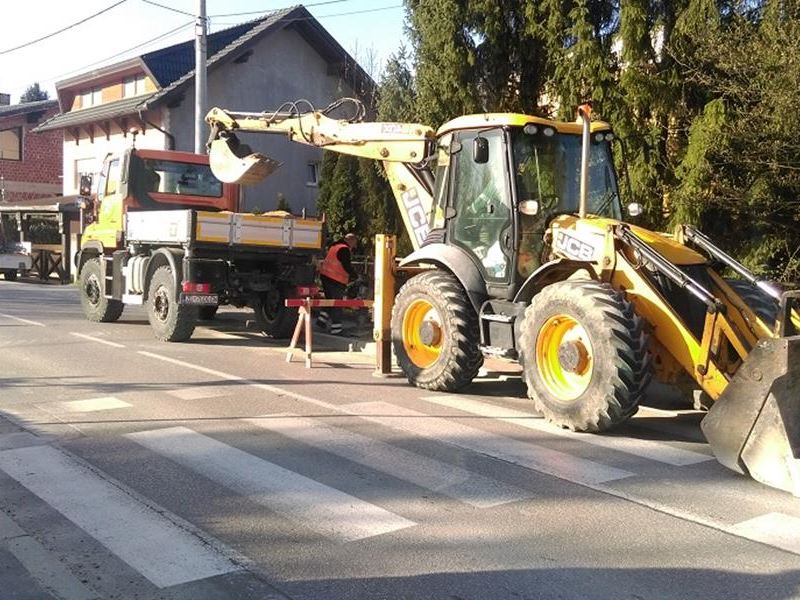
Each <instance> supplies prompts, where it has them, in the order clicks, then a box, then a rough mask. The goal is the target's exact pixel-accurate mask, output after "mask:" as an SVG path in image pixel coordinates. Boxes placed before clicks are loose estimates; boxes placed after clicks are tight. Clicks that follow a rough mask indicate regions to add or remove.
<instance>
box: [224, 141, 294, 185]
mask: <svg viewBox="0 0 800 600" xmlns="http://www.w3.org/2000/svg"><path fill="white" fill-rule="evenodd" d="M208 161H209V165H210V166H211V171H212V172H213V173H214V176H215V177H216V178H217V179H219V180H220V181H224V182H225V183H238V184H241V185H253V184H256V183H258V182H259V181H261V180H262V179H264V178H265V177H267V176H269V175H272V173H274V172H275V171H276V170H277V169H278V168H279V167H280V166H281V164H283V163H280V162H278V161H277V160H274V159H272V158H270V157H268V156H266V155H264V154H261V153H260V152H253V151H252V150H251V149H250V146H248V145H247V144H242V143H240V142H239V138H237V137H236V136H235V135H234V134H232V133H230V132H223V133H220V136H219V137H218V138H217V139H215V140H214V141H212V142H211V144H210V146H209V149H208Z"/></svg>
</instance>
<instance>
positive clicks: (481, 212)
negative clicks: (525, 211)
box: [448, 128, 515, 298]
mask: <svg viewBox="0 0 800 600" xmlns="http://www.w3.org/2000/svg"><path fill="white" fill-rule="evenodd" d="M454 143H455V145H456V148H458V151H457V152H454V153H451V156H450V160H451V166H452V167H453V169H452V174H451V178H450V184H451V185H450V209H451V210H450V211H449V213H450V215H452V216H451V218H450V219H449V223H448V235H449V239H450V242H451V243H452V244H453V245H456V246H459V247H461V248H462V249H463V250H465V251H466V252H467V253H468V254H469V255H470V256H471V257H472V258H473V260H474V262H475V264H476V266H477V267H478V268H479V269H480V271H481V273H482V275H483V277H484V280H485V281H486V288H487V291H488V292H489V296H491V297H493V298H508V297H510V294H511V292H512V290H511V287H512V283H513V277H512V274H513V264H514V260H513V253H514V245H515V244H514V219H513V211H512V206H513V203H512V195H511V186H510V179H509V171H508V150H507V148H508V146H507V139H506V134H505V132H504V131H503V130H502V129H500V128H496V129H490V130H478V131H459V132H457V133H456V134H455V135H454ZM480 147H483V148H484V150H478V148H480Z"/></svg>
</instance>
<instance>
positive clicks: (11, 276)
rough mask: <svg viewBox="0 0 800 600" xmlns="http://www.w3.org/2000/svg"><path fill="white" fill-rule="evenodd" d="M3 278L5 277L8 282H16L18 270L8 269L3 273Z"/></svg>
mask: <svg viewBox="0 0 800 600" xmlns="http://www.w3.org/2000/svg"><path fill="white" fill-rule="evenodd" d="M3 277H5V279H6V281H16V280H17V270H16V269H7V270H5V271H3Z"/></svg>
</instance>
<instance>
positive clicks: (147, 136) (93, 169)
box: [55, 116, 167, 195]
mask: <svg viewBox="0 0 800 600" xmlns="http://www.w3.org/2000/svg"><path fill="white" fill-rule="evenodd" d="M154 119H156V120H154ZM149 120H151V121H153V122H155V123H158V122H159V121H160V119H157V118H156V116H153V117H152V118H150V119H149ZM131 125H133V124H132V123H131ZM55 133H56V135H58V138H59V143H61V142H62V141H63V146H64V162H63V170H64V184H63V190H64V195H69V194H77V193H78V186H79V185H80V176H81V174H92V175H93V177H94V181H95V183H96V182H97V176H98V174H99V173H100V168H101V167H102V165H103V160H104V159H105V157H106V156H107V155H108V154H109V153H113V154H119V153H121V152H123V151H124V150H126V149H127V148H130V147H131V145H132V144H133V136H132V135H131V134H130V133H126V132H123V131H122V130H121V129H120V128H119V127H118V126H117V125H115V124H111V129H110V135H109V136H108V138H106V134H105V133H103V132H102V131H100V130H99V129H98V128H95V132H94V133H95V135H94V140H92V138H91V137H90V136H89V134H88V132H87V131H86V130H85V129H81V131H80V133H79V137H78V140H77V142H76V140H75V138H74V137H73V135H72V134H71V133H69V132H64V133H63V137H62V133H61V132H60V131H57V132H55ZM136 147H137V148H147V149H150V150H164V149H166V148H167V139H166V136H165V135H164V134H163V133H161V132H160V131H158V130H157V129H153V128H151V127H145V129H144V131H143V132H142V133H140V134H138V135H137V136H136Z"/></svg>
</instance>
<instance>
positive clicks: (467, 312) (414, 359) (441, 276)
mask: <svg viewBox="0 0 800 600" xmlns="http://www.w3.org/2000/svg"><path fill="white" fill-rule="evenodd" d="M479 335H480V332H479V330H478V316H477V314H476V313H475V309H473V307H472V305H471V304H470V303H469V300H467V296H466V294H465V292H464V288H463V287H461V284H460V283H459V282H458V280H457V279H456V278H455V277H454V276H453V275H451V274H450V273H447V272H445V271H429V272H427V273H422V274H421V275H417V276H416V277H413V278H411V279H410V280H409V281H408V282H407V283H406V284H405V285H403V287H402V288H400V293H399V294H398V295H397V298H396V300H395V305H394V309H393V310H392V344H393V345H394V352H395V354H396V355H397V362H398V364H399V365H400V368H401V369H402V370H403V373H404V374H405V376H406V377H407V378H408V381H409V382H410V383H412V384H414V385H416V386H417V387H421V388H424V389H427V390H436V391H442V392H453V391H456V390H458V389H460V388H462V387H464V386H465V385H468V384H469V383H470V382H471V381H472V380H473V379H474V378H475V376H476V375H477V374H478V370H479V369H480V368H481V365H482V364H483V355H482V354H481V351H480V347H479Z"/></svg>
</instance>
